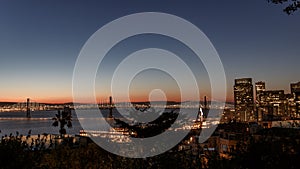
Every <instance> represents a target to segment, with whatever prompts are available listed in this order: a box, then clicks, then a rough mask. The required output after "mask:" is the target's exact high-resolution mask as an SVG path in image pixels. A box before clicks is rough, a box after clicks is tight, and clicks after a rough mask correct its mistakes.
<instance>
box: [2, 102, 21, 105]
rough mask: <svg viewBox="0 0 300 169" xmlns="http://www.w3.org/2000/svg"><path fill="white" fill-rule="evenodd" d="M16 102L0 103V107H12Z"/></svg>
mask: <svg viewBox="0 0 300 169" xmlns="http://www.w3.org/2000/svg"><path fill="white" fill-rule="evenodd" d="M16 103H17V102H0V106H9V105H14V104H16Z"/></svg>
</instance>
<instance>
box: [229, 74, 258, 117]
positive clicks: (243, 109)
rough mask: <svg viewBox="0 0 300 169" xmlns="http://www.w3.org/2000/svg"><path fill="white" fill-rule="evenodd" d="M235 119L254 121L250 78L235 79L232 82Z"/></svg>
mask: <svg viewBox="0 0 300 169" xmlns="http://www.w3.org/2000/svg"><path fill="white" fill-rule="evenodd" d="M234 106H235V119H236V121H238V122H249V121H255V120H256V117H255V115H254V100H253V85H252V79H251V78H241V79H235V83H234Z"/></svg>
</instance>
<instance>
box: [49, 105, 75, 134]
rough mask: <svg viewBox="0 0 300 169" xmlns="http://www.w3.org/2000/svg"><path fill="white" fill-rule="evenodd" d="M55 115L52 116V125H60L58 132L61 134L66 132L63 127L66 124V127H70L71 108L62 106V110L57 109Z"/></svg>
mask: <svg viewBox="0 0 300 169" xmlns="http://www.w3.org/2000/svg"><path fill="white" fill-rule="evenodd" d="M55 116H56V117H54V118H53V120H54V122H53V124H52V126H55V127H57V126H59V125H60V129H59V133H60V134H61V135H63V134H66V133H67V132H66V129H65V125H67V127H68V128H71V127H72V113H71V109H70V108H69V107H64V110H63V111H62V112H60V110H58V112H57V114H56V115H55Z"/></svg>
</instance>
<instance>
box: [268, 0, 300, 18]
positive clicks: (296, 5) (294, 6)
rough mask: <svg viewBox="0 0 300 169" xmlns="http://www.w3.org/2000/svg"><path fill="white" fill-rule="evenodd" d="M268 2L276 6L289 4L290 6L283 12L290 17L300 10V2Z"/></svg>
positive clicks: (277, 0)
mask: <svg viewBox="0 0 300 169" xmlns="http://www.w3.org/2000/svg"><path fill="white" fill-rule="evenodd" d="M268 2H271V3H274V4H283V3H288V6H286V7H285V8H284V9H283V11H284V12H285V13H287V14H288V15H290V14H292V13H294V12H295V11H297V10H298V8H300V1H299V0H268Z"/></svg>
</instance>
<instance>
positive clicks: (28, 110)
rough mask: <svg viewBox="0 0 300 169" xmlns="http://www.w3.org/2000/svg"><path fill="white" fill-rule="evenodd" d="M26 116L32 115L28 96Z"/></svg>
mask: <svg viewBox="0 0 300 169" xmlns="http://www.w3.org/2000/svg"><path fill="white" fill-rule="evenodd" d="M26 117H27V118H30V117H31V115H30V99H29V98H27V102H26Z"/></svg>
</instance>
